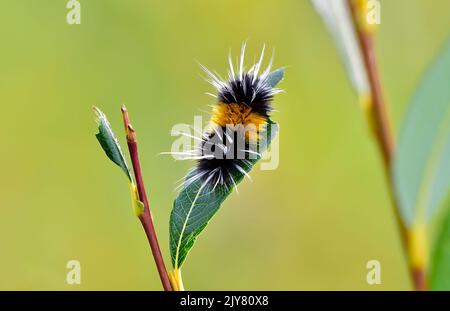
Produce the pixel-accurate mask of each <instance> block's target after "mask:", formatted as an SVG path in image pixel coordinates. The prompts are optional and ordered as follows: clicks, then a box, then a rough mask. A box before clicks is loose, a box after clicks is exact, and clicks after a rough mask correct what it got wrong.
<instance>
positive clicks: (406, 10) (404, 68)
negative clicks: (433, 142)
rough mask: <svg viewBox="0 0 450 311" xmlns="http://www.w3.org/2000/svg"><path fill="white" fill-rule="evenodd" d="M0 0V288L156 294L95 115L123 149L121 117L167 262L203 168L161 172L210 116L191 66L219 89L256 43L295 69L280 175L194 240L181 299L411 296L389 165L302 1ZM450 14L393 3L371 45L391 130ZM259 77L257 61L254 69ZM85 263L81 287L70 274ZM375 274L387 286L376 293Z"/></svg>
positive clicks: (449, 8) (182, 165)
mask: <svg viewBox="0 0 450 311" xmlns="http://www.w3.org/2000/svg"><path fill="white" fill-rule="evenodd" d="M80 2H81V10H82V11H81V16H82V17H81V19H82V21H81V25H68V24H67V23H66V14H67V12H68V10H67V9H66V8H65V6H66V3H67V1H65V0H60V1H55V0H41V1H34V0H1V1H0V21H1V27H0V38H1V39H0V40H1V49H0V56H1V57H0V103H1V108H2V109H1V110H2V117H1V119H2V121H1V122H0V127H1V130H2V133H3V139H2V141H1V145H2V153H1V155H0V159H1V163H2V174H1V178H0V189H1V190H0V248H1V253H0V289H2V290H50V289H59V290H79V289H82V290H159V289H161V285H160V283H159V280H158V277H157V273H156V269H155V266H154V264H153V259H152V257H151V255H150V251H149V248H148V245H147V241H146V238H145V235H144V233H143V230H142V228H141V226H140V224H139V222H138V220H137V219H136V218H135V217H134V216H133V213H132V209H131V207H130V198H129V194H128V189H127V182H126V179H125V177H124V175H123V173H122V172H121V171H120V170H119V169H118V168H117V167H115V166H114V165H113V164H112V163H111V162H110V161H108V160H107V159H106V157H105V156H104V154H103V152H102V151H101V149H100V147H99V145H98V143H97V141H96V139H95V137H94V134H95V133H96V125H95V123H94V117H93V113H92V110H91V106H92V105H97V106H99V107H100V108H101V109H102V110H103V111H104V112H105V113H106V114H107V115H108V117H109V119H110V121H111V123H112V125H113V128H114V129H115V130H116V132H117V133H118V134H120V138H121V142H122V144H123V145H124V144H125V142H124V140H123V135H122V123H121V118H120V110H119V109H120V105H121V104H122V103H125V104H127V106H128V109H129V111H130V114H131V118H132V121H133V124H134V127H135V128H136V129H137V131H138V139H139V141H140V153H141V161H142V165H143V172H144V175H145V181H146V185H147V188H148V190H149V197H150V205H151V208H152V210H153V215H154V218H155V219H156V229H157V232H158V234H159V239H160V244H161V247H162V249H163V252H164V254H165V257H166V258H167V260H166V264H167V265H169V264H170V262H169V253H168V219H169V213H170V210H171V208H172V202H173V200H174V198H175V196H176V192H175V191H174V188H175V184H174V183H175V181H176V180H178V179H179V178H180V177H182V176H183V175H184V174H185V173H186V171H187V169H188V168H189V167H190V166H191V165H192V163H187V162H174V160H173V159H172V158H170V157H168V156H158V155H157V154H158V153H160V152H162V151H168V150H170V147H171V144H172V142H173V140H174V138H172V137H171V136H170V130H171V128H172V126H173V125H174V124H177V123H192V122H193V116H194V115H195V114H196V115H198V114H202V112H201V110H203V109H209V108H208V107H207V105H209V104H212V103H213V102H214V100H213V99H212V98H210V97H208V96H206V95H204V93H205V92H211V91H212V88H211V87H210V86H209V85H208V84H207V83H206V82H205V81H204V80H203V79H202V77H201V75H202V74H201V70H200V69H199V67H198V64H197V62H196V60H198V61H199V62H201V63H202V64H205V65H206V66H208V67H209V68H213V69H216V70H217V71H218V72H219V73H225V69H226V67H227V55H228V51H229V49H230V48H231V49H232V51H233V52H234V53H235V54H237V53H238V52H239V49H240V46H241V44H242V42H243V41H244V40H247V41H248V54H247V55H248V58H247V60H249V62H251V61H252V60H253V57H254V56H255V57H257V55H258V53H259V52H260V49H261V46H262V44H264V43H265V44H266V45H267V47H268V49H269V51H270V50H271V49H272V48H275V65H276V67H278V66H285V65H286V66H288V69H287V71H286V79H285V80H284V82H283V83H282V84H281V85H280V87H282V88H283V89H285V90H286V93H285V94H281V95H279V96H277V97H276V100H275V106H276V108H277V109H278V110H279V112H278V113H276V114H275V115H274V118H273V119H274V120H275V121H277V122H279V124H280V126H281V131H280V165H279V168H278V169H277V170H274V171H261V170H259V169H258V168H256V169H255V170H254V171H253V172H252V177H253V183H251V182H248V181H245V182H243V183H242V184H241V185H240V187H239V190H240V191H239V194H236V193H233V195H232V196H231V197H230V198H229V199H228V200H227V201H226V202H225V204H224V206H223V207H222V209H221V210H220V212H219V214H218V215H217V217H215V218H214V219H213V221H212V222H211V224H210V225H209V226H208V227H207V229H206V230H205V231H204V233H203V234H202V235H201V236H200V238H199V239H198V242H197V244H196V245H195V246H194V248H193V250H192V252H191V253H190V256H189V257H188V259H187V261H186V264H185V265H184V268H183V275H184V283H185V286H186V288H187V289H196V290H200V289H206V290H221V289H225V290H226V289H236V290H241V289H256V290H263V289H267V290H270V289H272V290H283V289H288V290H347V289H352V290H394V289H398V290H408V289H410V283H409V279H408V275H407V271H406V268H405V265H404V258H403V256H402V253H401V248H400V243H399V239H398V236H397V231H396V227H395V223H394V218H393V213H392V210H391V207H390V203H389V197H388V192H387V187H386V183H385V179H384V174H383V170H382V164H381V162H380V158H379V156H378V153H377V149H376V147H375V145H374V143H373V141H372V140H371V138H370V135H369V132H368V130H367V125H366V123H365V119H364V116H363V114H362V112H361V110H360V108H359V107H358V103H357V99H356V97H355V96H354V94H353V92H352V90H351V88H350V86H349V84H348V82H347V79H346V75H345V72H344V69H343V66H342V65H341V63H340V62H339V59H338V56H337V53H336V51H335V48H334V45H333V42H332V41H331V39H330V36H329V35H328V33H327V32H326V30H325V27H324V25H323V24H322V21H321V20H320V19H319V17H318V15H317V14H316V13H315V12H314V11H313V9H312V7H311V5H310V3H309V1H307V0H301V1H299V0H280V1H276V2H274V1H267V0H258V1H238V0H233V1H210V0H198V1H194V0H190V1H149V0H148V1H147V0H128V1H123V0H108V1H104V0H89V1H86V0H80ZM449 12H450V2H449V1H446V0H434V1H425V0H395V1H382V24H381V27H380V29H379V32H378V33H377V43H378V45H377V50H378V54H379V59H380V63H381V64H380V66H381V72H382V75H383V81H384V85H385V88H386V95H387V98H388V101H389V103H390V111H391V116H392V121H393V125H394V127H395V129H396V130H397V129H398V126H399V124H400V122H401V120H402V118H403V115H404V113H405V111H406V108H407V103H408V100H409V98H410V97H411V95H412V92H413V90H414V88H415V85H416V84H417V82H418V80H419V78H420V76H421V74H422V73H423V72H424V70H425V68H426V66H427V64H429V63H430V61H431V60H432V59H433V57H434V55H436V54H437V52H438V51H439V48H440V47H441V46H442V45H443V43H444V42H445V41H446V37H447V36H448V34H449V33H450V18H449ZM249 62H248V63H249ZM70 259H77V260H79V261H80V263H81V278H82V279H81V281H82V283H81V285H76V286H70V285H67V284H66V273H67V271H68V270H67V269H66V263H67V261H68V260H70ZM371 259H377V260H379V261H380V262H381V268H382V285H377V286H370V285H368V284H367V283H366V273H367V269H366V263H367V261H368V260H371Z"/></svg>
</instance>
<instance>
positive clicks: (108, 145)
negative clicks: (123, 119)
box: [93, 107, 144, 216]
mask: <svg viewBox="0 0 450 311" xmlns="http://www.w3.org/2000/svg"><path fill="white" fill-rule="evenodd" d="M93 109H94V112H95V114H96V116H97V120H96V121H97V124H98V133H97V134H95V137H97V140H98V142H99V143H100V146H102V148H103V151H105V153H106V155H107V156H108V158H109V159H110V160H111V161H113V162H114V163H115V164H116V165H117V166H119V167H120V168H121V169H122V171H123V172H124V173H125V175H127V178H128V181H129V186H130V194H131V206H132V207H133V211H134V213H135V215H136V216H140V215H141V214H142V213H143V212H144V203H143V202H142V201H140V200H139V194H138V191H137V188H136V184H135V182H134V180H133V178H132V177H131V171H130V169H129V167H128V164H127V161H126V160H125V156H124V155H123V152H122V148H120V145H119V141H118V140H117V138H116V135H114V132H113V131H112V129H111V125H110V124H109V122H108V119H107V118H106V116H105V114H104V113H103V112H102V111H101V110H100V109H98V108H97V107H93Z"/></svg>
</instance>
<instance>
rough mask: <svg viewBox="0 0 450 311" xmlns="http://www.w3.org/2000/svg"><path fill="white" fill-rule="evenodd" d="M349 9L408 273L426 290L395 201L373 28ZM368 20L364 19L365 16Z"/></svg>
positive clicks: (422, 271) (391, 146) (389, 135)
mask: <svg viewBox="0 0 450 311" xmlns="http://www.w3.org/2000/svg"><path fill="white" fill-rule="evenodd" d="M349 5H350V8H351V12H352V17H353V22H354V25H355V29H356V32H357V36H358V39H359V43H360V46H361V51H362V55H363V59H364V65H365V67H366V70H367V75H368V80H369V85H370V93H371V107H370V108H371V109H370V116H371V118H372V121H373V125H374V134H375V138H376V141H377V144H378V147H379V149H380V152H381V155H382V157H383V163H384V167H385V171H386V176H387V179H388V182H389V189H390V197H391V201H392V205H393V209H394V214H395V218H396V222H397V225H398V228H399V231H400V236H401V240H402V246H403V249H404V251H405V253H406V254H407V257H408V261H409V270H410V275H411V279H412V281H413V283H414V288H415V289H416V290H425V289H426V287H427V286H426V273H425V269H424V268H423V269H418V268H415V267H413V266H412V265H411V261H410V258H409V257H410V256H409V252H408V250H409V248H410V245H409V243H410V237H409V231H408V229H407V228H406V226H405V223H404V222H403V220H402V217H401V214H400V210H399V208H398V205H397V202H396V200H395V196H394V192H393V184H392V176H391V163H392V159H393V155H394V149H395V147H394V146H395V143H394V138H393V135H392V130H391V125H390V121H389V117H388V113H387V109H386V106H387V104H386V101H385V99H384V96H383V87H382V84H381V79H380V74H379V71H378V65H377V58H376V53H375V43H374V38H373V32H372V31H371V30H370V29H368V27H370V26H369V25H368V24H367V21H366V20H364V21H363V20H361V17H362V16H361V15H360V14H361V12H360V11H359V9H360V8H358V7H356V6H357V4H355V1H351V0H349ZM364 17H365V16H364Z"/></svg>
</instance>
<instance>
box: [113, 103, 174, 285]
mask: <svg viewBox="0 0 450 311" xmlns="http://www.w3.org/2000/svg"><path fill="white" fill-rule="evenodd" d="M121 110H122V117H123V122H124V125H125V131H126V133H127V144H128V150H129V152H130V158H131V163H132V165H133V171H134V177H135V179H136V186H137V190H138V193H139V200H141V201H142V203H144V212H143V213H142V214H141V215H140V216H139V220H140V221H141V224H142V227H143V228H144V231H145V234H146V236H147V239H148V242H149V244H150V248H151V251H152V255H153V258H154V259H155V263H156V267H157V269H158V273H159V277H160V278H161V283H162V285H163V288H164V290H166V291H171V290H172V286H171V285H170V281H169V277H168V275H167V270H166V266H165V264H164V259H163V256H162V254H161V249H160V248H159V244H158V239H157V237H156V232H155V227H154V225H153V217H152V214H151V211H150V206H149V203H148V198H147V194H146V191H145V186H144V179H143V177H142V170H141V164H140V162H139V155H138V146H137V140H136V131H135V130H134V129H133V127H132V126H131V123H130V119H129V116H128V111H127V109H126V107H125V106H122V109H121Z"/></svg>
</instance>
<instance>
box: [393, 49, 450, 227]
mask: <svg viewBox="0 0 450 311" xmlns="http://www.w3.org/2000/svg"><path fill="white" fill-rule="evenodd" d="M449 83H450V44H448V45H447V46H446V48H445V49H444V50H443V52H442V54H441V55H440V57H439V58H438V59H437V61H436V62H435V64H434V65H433V66H431V69H430V70H429V71H428V73H427V74H426V75H425V78H424V79H423V81H422V83H421V85H420V87H419V89H418V91H417V93H416V95H415V96H414V98H413V100H412V103H411V104H410V108H409V111H408V114H407V116H406V119H405V121H404V123H403V125H402V129H401V134H400V138H399V145H398V149H397V154H396V157H395V160H394V164H393V174H394V183H395V188H396V189H395V190H396V196H397V198H398V200H399V203H400V209H401V211H402V215H403V218H404V220H405V223H406V224H407V225H408V226H409V227H410V226H412V225H413V224H414V223H429V221H430V220H431V219H432V218H433V216H434V215H435V214H436V212H437V211H438V209H439V207H440V206H441V205H442V203H443V201H444V199H445V198H446V196H447V194H448V192H449V191H450V87H449Z"/></svg>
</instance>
